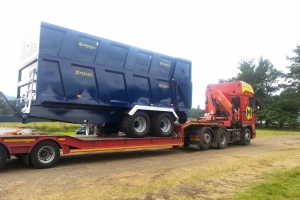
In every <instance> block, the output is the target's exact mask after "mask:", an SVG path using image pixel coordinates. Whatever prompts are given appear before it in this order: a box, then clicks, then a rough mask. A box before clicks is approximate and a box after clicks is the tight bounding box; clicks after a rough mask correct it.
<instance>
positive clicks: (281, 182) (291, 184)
mask: <svg viewBox="0 0 300 200" xmlns="http://www.w3.org/2000/svg"><path fill="white" fill-rule="evenodd" d="M263 179H264V181H263V182H262V183H254V184H253V185H252V186H251V187H250V188H249V189H248V190H246V191H245V192H243V193H240V194H237V195H235V196H234V198H233V199H234V200H247V199H255V200H260V199H261V200H266V199H270V200H271V199H272V200H276V199H278V200H279V199H292V200H293V199H295V200H296V199H297V200H298V199H300V189H299V188H300V167H297V168H295V169H293V170H290V171H285V172H279V173H274V174H270V175H267V176H265V177H264V178H263Z"/></svg>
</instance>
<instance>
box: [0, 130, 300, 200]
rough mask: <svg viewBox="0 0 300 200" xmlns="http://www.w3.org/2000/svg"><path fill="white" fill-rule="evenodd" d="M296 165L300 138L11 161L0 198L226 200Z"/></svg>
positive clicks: (2, 174)
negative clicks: (34, 163) (52, 163)
mask: <svg viewBox="0 0 300 200" xmlns="http://www.w3.org/2000/svg"><path fill="white" fill-rule="evenodd" d="M296 166H300V135H297V136H277V137H267V138H261V139H255V140H252V141H251V144H250V145H249V146H247V147H245V146H239V145H229V146H228V147H227V148H226V149H224V150H217V149H210V150H207V151H194V150H186V149H181V148H180V149H173V148H156V149H141V150H126V151H111V152H99V153H93V154H76V155H75V154H73V155H66V156H62V157H61V159H60V161H59V163H58V165H57V166H56V167H54V168H51V169H44V170H38V169H34V168H30V167H27V166H25V165H23V164H21V163H20V162H19V161H18V160H17V159H11V160H9V161H8V163H7V164H6V166H5V168H4V169H3V170H2V171H1V172H0V199H1V200H2V199H3V200H4V199H5V200H9V199H24V200H25V199H26V200H27V199H118V200H123V199H147V200H150V199H217V198H224V199H230V198H231V197H232V195H233V194H234V192H237V191H243V190H245V189H246V188H247V187H248V186H249V184H251V182H255V181H260V180H261V179H260V177H261V176H262V175H264V174H266V173H271V172H275V171H279V170H288V169H291V168H294V167H296Z"/></svg>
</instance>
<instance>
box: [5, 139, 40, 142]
mask: <svg viewBox="0 0 300 200" xmlns="http://www.w3.org/2000/svg"><path fill="white" fill-rule="evenodd" d="M34 141H35V139H4V140H3V142H34Z"/></svg>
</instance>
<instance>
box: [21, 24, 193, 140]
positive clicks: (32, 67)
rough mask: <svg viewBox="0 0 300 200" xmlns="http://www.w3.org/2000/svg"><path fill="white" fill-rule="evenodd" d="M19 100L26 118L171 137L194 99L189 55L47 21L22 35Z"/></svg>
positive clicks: (133, 133)
mask: <svg viewBox="0 0 300 200" xmlns="http://www.w3.org/2000/svg"><path fill="white" fill-rule="evenodd" d="M22 59H23V60H22V64H21V67H20V69H19V78H18V94H17V98H18V99H20V102H19V103H18V104H19V106H21V107H22V110H21V114H22V118H23V121H24V122H25V121H26V120H27V119H29V118H39V119H47V120H52V121H62V122H71V123H80V124H81V123H86V124H98V128H99V129H100V130H101V131H103V132H106V133H110V132H115V131H120V130H122V131H123V132H124V133H125V134H126V135H128V136H130V137H144V136H145V135H146V134H148V132H149V131H150V132H151V134H154V135H157V136H169V135H171V134H172V132H173V129H174V122H175V121H176V120H178V121H179V122H180V123H185V122H186V120H187V117H188V116H189V111H190V109H191V105H192V102H191V101H192V83H191V61H188V60H185V59H181V58H175V57H171V56H167V55H163V54H160V53H156V52H152V51H148V50H144V49H140V48H137V47H133V46H130V45H126V44H122V43H119V42H115V41H112V40H108V39H104V38H101V37H96V36H93V35H89V34H86V33H82V32H78V31H74V30H70V29H67V28H63V27H59V26H56V25H52V24H48V23H44V22H42V23H41V24H40V26H39V27H38V28H37V29H36V30H35V31H34V32H33V33H32V35H30V37H28V38H27V39H26V40H24V43H23V51H22Z"/></svg>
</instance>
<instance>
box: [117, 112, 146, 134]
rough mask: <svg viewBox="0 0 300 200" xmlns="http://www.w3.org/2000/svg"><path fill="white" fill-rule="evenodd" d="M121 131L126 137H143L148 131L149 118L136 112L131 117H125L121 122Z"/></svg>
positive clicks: (142, 113)
mask: <svg viewBox="0 0 300 200" xmlns="http://www.w3.org/2000/svg"><path fill="white" fill-rule="evenodd" d="M122 129H123V131H124V133H125V134H126V135H127V136H130V137H137V138H141V137H144V136H146V135H147V134H148V132H149V130H150V119H149V116H148V115H147V114H146V113H144V112H136V113H134V114H133V115H132V116H130V115H126V116H124V117H123V120H122Z"/></svg>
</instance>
